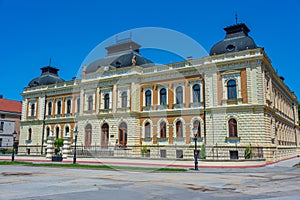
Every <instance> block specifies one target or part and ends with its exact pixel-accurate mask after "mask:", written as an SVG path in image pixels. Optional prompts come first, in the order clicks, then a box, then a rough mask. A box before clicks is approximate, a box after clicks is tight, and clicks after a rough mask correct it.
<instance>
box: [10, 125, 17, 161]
mask: <svg viewBox="0 0 300 200" xmlns="http://www.w3.org/2000/svg"><path fill="white" fill-rule="evenodd" d="M12 135H13V149H12V154H11V161H12V162H13V161H14V160H15V146H16V145H15V139H16V137H17V132H16V131H14V132H13V134H12Z"/></svg>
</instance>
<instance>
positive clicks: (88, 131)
mask: <svg viewBox="0 0 300 200" xmlns="http://www.w3.org/2000/svg"><path fill="white" fill-rule="evenodd" d="M91 144H92V125H91V124H88V125H86V127H85V140H84V145H85V146H86V147H90V146H91Z"/></svg>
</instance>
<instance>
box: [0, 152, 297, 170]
mask: <svg viewBox="0 0 300 200" xmlns="http://www.w3.org/2000/svg"><path fill="white" fill-rule="evenodd" d="M10 160H11V157H10V156H9V155H0V161H10ZM15 161H22V162H33V163H34V162H36V163H52V161H51V159H46V158H45V157H42V156H23V155H16V156H15ZM299 162H300V158H299V157H293V158H290V159H286V160H283V161H280V162H276V163H266V162H265V161H264V160H253V161H246V160H239V161H234V160H233V161H232V160H226V161H225V160H224V161H222V160H218V161H216V160H205V161H203V160H199V161H198V165H199V168H229V169H230V168H231V169H233V168H241V169H243V168H260V167H265V166H269V167H272V166H280V167H292V166H293V165H295V164H297V163H299ZM62 163H73V158H72V157H70V158H67V159H64V160H63V161H62ZM76 163H78V164H92V165H111V166H140V167H157V168H162V167H163V168H165V167H168V168H186V169H191V168H194V166H195V165H194V161H193V160H163V159H161V160H160V159H141V158H115V157H109V158H80V157H79V158H78V157H77V159H76Z"/></svg>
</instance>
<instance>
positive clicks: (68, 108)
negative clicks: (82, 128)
mask: <svg viewBox="0 0 300 200" xmlns="http://www.w3.org/2000/svg"><path fill="white" fill-rule="evenodd" d="M67 113H68V114H70V113H71V100H70V99H68V100H67Z"/></svg>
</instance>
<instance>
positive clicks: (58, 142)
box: [54, 138, 64, 154]
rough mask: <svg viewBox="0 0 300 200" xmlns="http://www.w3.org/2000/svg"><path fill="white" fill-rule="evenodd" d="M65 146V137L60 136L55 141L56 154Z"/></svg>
mask: <svg viewBox="0 0 300 200" xmlns="http://www.w3.org/2000/svg"><path fill="white" fill-rule="evenodd" d="M63 146H64V139H63V138H58V139H56V140H55V142H54V151H55V154H59V153H60V151H61V148H62V147H63Z"/></svg>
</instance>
